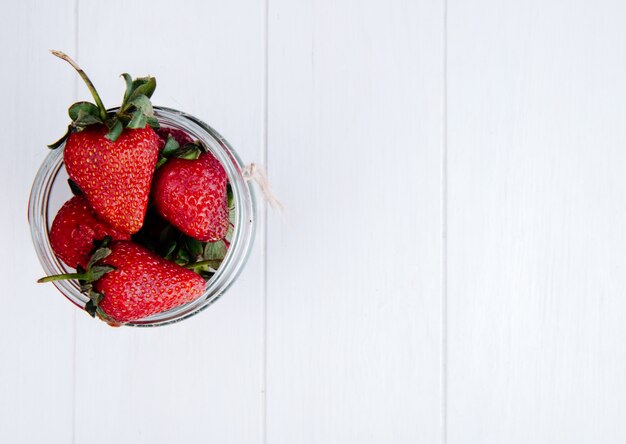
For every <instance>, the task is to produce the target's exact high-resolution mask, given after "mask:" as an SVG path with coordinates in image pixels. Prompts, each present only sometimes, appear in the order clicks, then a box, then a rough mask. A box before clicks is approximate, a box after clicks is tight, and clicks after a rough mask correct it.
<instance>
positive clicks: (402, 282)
mask: <svg viewBox="0 0 626 444" xmlns="http://www.w3.org/2000/svg"><path fill="white" fill-rule="evenodd" d="M269 7H270V9H269V46H268V47H269V95H268V104H269V112H268V116H269V133H268V134H269V144H268V152H269V161H268V163H269V166H270V180H271V182H272V185H273V186H274V188H275V190H276V193H277V194H278V196H279V197H280V198H281V199H282V200H283V201H284V204H285V206H286V210H285V211H284V213H282V214H278V213H272V212H270V213H269V214H270V219H269V224H268V229H269V231H268V281H267V285H268V292H267V298H268V302H267V304H268V305H267V442H268V443H279V442H291V443H347V442H358V443H381V442H393V443H414V442H437V441H438V440H439V438H440V426H439V407H440V388H439V387H440V384H439V378H440V374H439V370H440V353H439V350H440V275H439V269H440V249H441V241H440V239H441V231H440V222H441V219H440V203H441V202H440V182H441V177H440V170H441V162H440V159H441V151H440V146H441V131H442V128H441V113H442V107H441V92H442V50H441V48H442V40H441V36H442V6H441V2H439V1H421V2H410V1H391V2H385V3H374V2H368V3H363V2H357V1H345V2H332V1H325V0H324V1H312V0H310V1H303V2H297V3H294V2H289V1H283V0H278V1H271V2H270V4H269Z"/></svg>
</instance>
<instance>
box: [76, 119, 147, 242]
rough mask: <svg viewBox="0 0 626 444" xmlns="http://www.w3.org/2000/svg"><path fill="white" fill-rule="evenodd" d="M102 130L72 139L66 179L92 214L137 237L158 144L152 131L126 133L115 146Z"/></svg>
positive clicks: (93, 129) (92, 129) (93, 127)
mask: <svg viewBox="0 0 626 444" xmlns="http://www.w3.org/2000/svg"><path fill="white" fill-rule="evenodd" d="M107 132H108V129H107V127H106V126H104V125H91V126H89V127H88V128H85V129H84V130H82V131H80V132H78V133H73V134H71V135H70V136H69V137H68V139H67V142H66V143H65V152H64V153H63V159H64V161H65V167H66V169H67V173H68V175H69V176H70V177H71V178H72V179H73V180H74V182H76V184H77V185H78V186H79V187H80V188H81V190H82V191H83V192H84V193H85V196H87V199H88V200H89V203H90V204H91V206H92V207H93V209H94V211H95V212H96V213H97V214H98V215H99V216H100V217H101V218H102V219H103V220H105V221H106V222H108V223H109V224H110V225H111V226H112V227H115V228H116V229H118V230H120V231H124V232H126V233H135V232H137V231H138V230H139V229H140V228H141V226H142V225H143V219H144V216H145V214H146V208H147V206H148V196H149V194H150V183H151V181H152V174H153V173H154V168H155V165H156V162H157V158H158V154H159V145H158V143H159V140H158V137H157V135H156V134H155V132H154V130H153V129H152V128H150V127H146V128H141V129H135V130H124V131H123V132H122V134H121V135H120V136H119V138H118V139H117V140H116V141H115V142H111V141H110V140H109V139H107V138H106V137H105V135H106V134H107Z"/></svg>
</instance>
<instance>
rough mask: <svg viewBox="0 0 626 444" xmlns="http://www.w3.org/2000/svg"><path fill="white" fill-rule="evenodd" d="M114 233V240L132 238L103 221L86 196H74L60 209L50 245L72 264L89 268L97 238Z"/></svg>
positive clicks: (61, 257)
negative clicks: (90, 205) (88, 202)
mask: <svg viewBox="0 0 626 444" xmlns="http://www.w3.org/2000/svg"><path fill="white" fill-rule="evenodd" d="M105 236H110V237H111V238H112V239H114V240H129V239H130V236H129V235H128V234H125V233H120V232H119V231H116V230H115V229H114V228H112V227H111V226H109V225H107V224H106V223H105V222H103V221H101V220H99V219H98V218H97V217H96V214H95V213H94V212H93V210H92V209H91V208H90V207H89V205H88V204H87V199H85V197H84V196H74V197H72V198H71V199H70V200H68V201H67V202H65V204H63V206H62V207H61V209H60V210H59V212H58V213H57V215H56V216H55V218H54V221H53V222H52V227H51V228H50V244H51V245H52V250H53V251H54V253H55V254H56V255H57V256H58V257H59V259H61V260H62V261H63V262H65V263H66V264H67V265H69V266H70V267H73V268H76V267H77V266H79V265H80V266H81V267H83V268H85V267H87V263H88V262H89V256H90V253H91V250H93V248H94V241H96V240H102V239H104V237H105Z"/></svg>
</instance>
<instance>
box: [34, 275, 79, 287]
mask: <svg viewBox="0 0 626 444" xmlns="http://www.w3.org/2000/svg"><path fill="white" fill-rule="evenodd" d="M88 276H89V274H88V273H67V274H55V275H52V276H46V277H42V278H41V279H38V280H37V283H38V284H43V283H44V282H52V281H66V280H69V279H78V280H84V279H86V278H87V277H88Z"/></svg>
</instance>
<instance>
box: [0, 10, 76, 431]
mask: <svg viewBox="0 0 626 444" xmlns="http://www.w3.org/2000/svg"><path fill="white" fill-rule="evenodd" d="M34 8H36V9H37V13H33V9H34ZM2 10H3V20H2V26H1V27H0V53H2V55H3V62H2V68H0V97H2V100H3V106H2V109H1V110H0V119H1V120H2V122H3V125H2V126H3V128H2V134H1V135H0V140H1V141H2V149H0V164H1V165H3V168H2V174H0V186H1V189H2V190H3V192H2V198H1V199H0V201H1V202H2V212H3V217H2V220H1V222H0V227H1V231H2V235H3V238H4V239H5V247H7V248H6V249H5V252H4V254H3V255H2V256H3V259H2V261H1V262H2V267H0V279H1V280H2V334H0V356H2V360H1V362H0V394H1V395H2V400H3V401H2V402H0V430H2V437H3V440H5V441H6V442H71V441H72V423H73V415H72V412H73V408H74V405H73V387H74V385H73V376H74V374H73V358H74V314H75V310H74V306H73V305H72V304H71V303H70V302H68V301H66V300H65V299H64V298H63V296H61V294H60V293H58V292H57V291H56V290H55V289H54V287H53V286H52V285H49V284H48V285H38V284H36V283H35V281H36V280H37V278H39V277H41V276H42V275H43V271H42V269H41V267H40V266H39V262H38V260H37V257H36V255H35V251H34V249H33V247H32V241H31V237H30V228H29V226H28V223H27V220H26V210H27V202H28V195H29V193H30V187H31V185H32V181H33V179H34V177H35V174H36V172H37V170H38V169H39V166H40V164H41V162H42V161H43V159H44V158H45V156H46V155H47V154H48V151H49V150H48V149H47V148H46V145H47V144H49V143H51V142H52V141H54V140H56V139H57V138H58V137H60V135H61V134H62V132H63V130H64V129H65V128H66V126H67V114H66V112H67V103H68V101H70V100H71V99H72V97H73V95H74V81H73V79H72V77H71V76H67V72H66V71H64V70H63V69H61V68H60V67H59V65H58V63H57V62H56V61H55V60H54V57H52V56H51V55H49V54H48V49H49V48H50V47H55V46H59V47H66V48H70V49H72V48H74V45H75V32H74V31H75V29H74V13H73V11H74V1H73V0H71V1H66V0H62V1H58V2H54V4H53V3H42V2H33V1H24V2H9V3H7V4H5V5H3V9H2Z"/></svg>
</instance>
